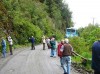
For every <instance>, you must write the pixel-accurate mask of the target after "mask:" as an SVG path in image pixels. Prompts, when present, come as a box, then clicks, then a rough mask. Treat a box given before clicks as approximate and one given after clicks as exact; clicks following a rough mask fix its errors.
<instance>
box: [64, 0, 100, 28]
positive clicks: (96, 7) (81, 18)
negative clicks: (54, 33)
mask: <svg viewBox="0 0 100 74" xmlns="http://www.w3.org/2000/svg"><path fill="white" fill-rule="evenodd" d="M64 2H65V3H67V4H68V6H69V9H70V11H72V20H73V22H74V25H75V28H80V27H85V26H87V25H88V24H89V23H93V18H94V23H98V24H100V0H64Z"/></svg>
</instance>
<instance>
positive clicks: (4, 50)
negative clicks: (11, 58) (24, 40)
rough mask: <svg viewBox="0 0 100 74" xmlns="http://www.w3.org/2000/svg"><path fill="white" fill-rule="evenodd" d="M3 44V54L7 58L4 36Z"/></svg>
mask: <svg viewBox="0 0 100 74" xmlns="http://www.w3.org/2000/svg"><path fill="white" fill-rule="evenodd" d="M1 46H2V55H3V58H5V57H6V41H5V40H4V38H2V42H1Z"/></svg>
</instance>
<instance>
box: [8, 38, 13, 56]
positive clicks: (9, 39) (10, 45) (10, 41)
mask: <svg viewBox="0 0 100 74" xmlns="http://www.w3.org/2000/svg"><path fill="white" fill-rule="evenodd" d="M8 42H9V50H10V55H13V52H12V45H13V40H12V38H11V37H10V36H9V37H8Z"/></svg>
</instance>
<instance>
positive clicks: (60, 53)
mask: <svg viewBox="0 0 100 74" xmlns="http://www.w3.org/2000/svg"><path fill="white" fill-rule="evenodd" d="M63 44H64V40H61V42H60V43H59V44H58V56H59V57H60V63H61V66H62V52H61V51H60V49H61V46H62V45H63Z"/></svg>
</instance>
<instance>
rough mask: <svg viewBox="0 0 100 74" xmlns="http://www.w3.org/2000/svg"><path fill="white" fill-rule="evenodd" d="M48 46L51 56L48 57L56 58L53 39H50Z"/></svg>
mask: <svg viewBox="0 0 100 74" xmlns="http://www.w3.org/2000/svg"><path fill="white" fill-rule="evenodd" d="M50 45H51V56H50V57H56V41H55V38H52V39H51V41H50Z"/></svg>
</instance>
